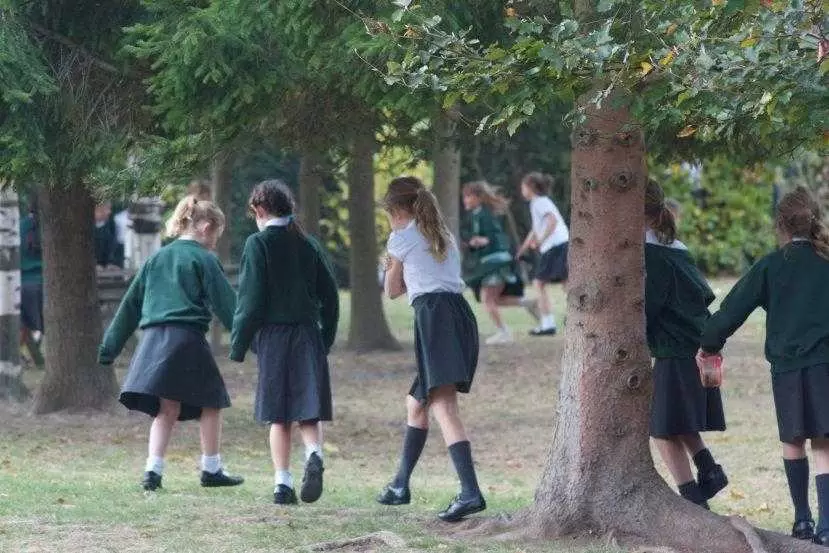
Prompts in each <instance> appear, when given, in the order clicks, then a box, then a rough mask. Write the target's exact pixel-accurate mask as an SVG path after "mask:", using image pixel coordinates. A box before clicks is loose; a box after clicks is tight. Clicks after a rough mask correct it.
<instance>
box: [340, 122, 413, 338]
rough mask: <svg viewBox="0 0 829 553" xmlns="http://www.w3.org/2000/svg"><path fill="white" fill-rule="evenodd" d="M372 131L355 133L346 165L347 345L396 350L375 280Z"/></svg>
mask: <svg viewBox="0 0 829 553" xmlns="http://www.w3.org/2000/svg"><path fill="white" fill-rule="evenodd" d="M375 148H376V142H375V139H374V135H373V133H372V132H371V131H368V132H358V133H357V134H356V135H355V137H354V141H353V144H352V151H351V160H350V163H349V167H348V233H349V237H350V239H351V251H350V254H351V255H350V263H349V265H350V267H349V273H350V280H351V324H350V327H349V330H348V348H349V349H351V350H355V351H374V350H396V349H400V344H399V343H398V342H397V339H396V338H395V337H394V336H393V335H392V333H391V330H389V325H388V322H387V321H386V316H385V313H384V312H383V301H382V293H381V290H380V285H379V284H378V282H377V263H378V257H379V256H378V254H377V225H376V218H375V217H376V210H375V200H374V151H375Z"/></svg>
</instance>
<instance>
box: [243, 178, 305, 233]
mask: <svg viewBox="0 0 829 553" xmlns="http://www.w3.org/2000/svg"><path fill="white" fill-rule="evenodd" d="M248 204H249V205H250V206H251V207H261V208H262V209H264V210H265V212H266V213H268V214H269V215H273V216H274V217H290V218H291V222H290V224H289V225H288V226H289V228H290V229H292V230H294V231H296V232H299V233H300V234H305V232H304V231H303V229H302V226H300V224H299V222H298V221H297V220H296V201H295V200H294V194H293V192H291V189H290V188H289V187H288V185H287V184H285V183H284V182H282V181H281V180H278V179H270V180H264V181H262V182H260V183H259V184H257V185H256V186H254V187H253V190H251V192H250V197H249V198H248Z"/></svg>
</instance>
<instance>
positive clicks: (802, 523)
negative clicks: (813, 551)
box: [792, 520, 815, 540]
mask: <svg viewBox="0 0 829 553" xmlns="http://www.w3.org/2000/svg"><path fill="white" fill-rule="evenodd" d="M792 537H793V538H794V539H796V540H813V539H815V521H814V520H798V521H797V522H795V523H794V525H793V526H792Z"/></svg>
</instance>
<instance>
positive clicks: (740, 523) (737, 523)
mask: <svg viewBox="0 0 829 553" xmlns="http://www.w3.org/2000/svg"><path fill="white" fill-rule="evenodd" d="M728 522H729V523H730V524H731V526H733V527H734V528H736V529H737V530H739V531H740V533H741V534H742V535H743V536H745V538H746V541H747V542H748V546H749V547H751V553H768V551H767V550H766V548H765V547H763V540H762V539H760V536H759V535H758V534H757V531H756V530H755V529H754V527H753V526H752V525H751V524H749V523H748V521H747V520H746V519H744V518H743V517H728Z"/></svg>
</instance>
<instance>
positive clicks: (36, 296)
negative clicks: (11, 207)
mask: <svg viewBox="0 0 829 553" xmlns="http://www.w3.org/2000/svg"><path fill="white" fill-rule="evenodd" d="M20 321H21V323H22V324H23V326H24V327H26V328H28V329H29V330H36V331H39V332H43V250H42V247H41V241H40V229H39V228H38V224H37V219H35V217H34V215H31V214H29V215H27V216H26V217H23V218H22V219H20Z"/></svg>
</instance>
